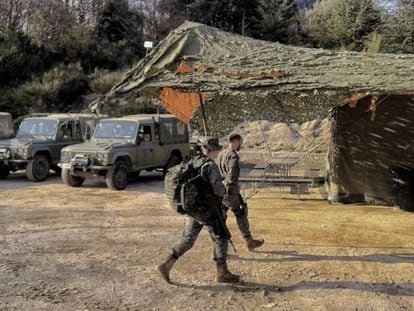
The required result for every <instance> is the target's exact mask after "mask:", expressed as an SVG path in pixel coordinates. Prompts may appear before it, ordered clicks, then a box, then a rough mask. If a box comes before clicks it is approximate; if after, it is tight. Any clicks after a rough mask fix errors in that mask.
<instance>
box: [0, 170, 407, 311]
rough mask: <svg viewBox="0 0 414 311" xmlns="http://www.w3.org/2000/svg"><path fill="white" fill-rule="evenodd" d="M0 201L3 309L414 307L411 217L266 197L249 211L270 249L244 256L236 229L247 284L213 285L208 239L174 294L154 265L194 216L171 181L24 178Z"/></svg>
mask: <svg viewBox="0 0 414 311" xmlns="http://www.w3.org/2000/svg"><path fill="white" fill-rule="evenodd" d="M0 191H1V192H0V197H1V200H0V310H59V311H64V310H341V311H342V310H364V311H365V310H413V309H414V269H413V267H414V240H413V237H414V233H413V223H414V214H412V213H406V212H402V211H399V210H395V209H392V208H388V207H374V206H343V205H329V204H328V203H327V202H325V201H323V200H321V199H320V195H319V194H318V193H317V192H314V193H313V194H311V195H307V196H303V197H302V198H303V200H300V201H299V200H298V199H297V197H296V196H293V195H290V194H287V193H280V192H278V191H276V190H274V189H266V190H263V191H261V192H260V193H259V194H258V195H257V196H255V197H254V198H253V199H252V200H251V201H250V202H249V203H250V220H251V224H252V230H253V233H254V234H255V235H256V236H258V237H263V238H264V239H265V240H266V244H265V245H264V246H263V247H262V248H261V249H260V250H259V251H257V252H254V253H250V252H248V251H247V250H246V249H245V247H244V244H243V241H242V239H241V238H240V236H239V234H238V232H237V229H236V226H235V220H234V217H233V216H231V217H230V219H229V225H230V230H231V231H232V232H233V235H234V242H235V245H236V248H237V249H238V253H237V254H236V253H234V252H233V251H230V257H231V258H230V260H229V266H230V269H231V270H232V271H233V272H237V273H240V274H241V275H242V277H243V281H244V282H243V283H240V284H235V285H222V284H215V283H214V265H213V263H212V260H211V253H212V243H211V241H210V238H209V237H208V235H207V234H206V232H204V231H203V232H202V234H201V236H200V238H199V240H198V242H197V243H196V245H195V247H194V249H192V250H191V251H190V252H189V253H187V254H186V255H185V257H183V258H182V260H180V261H179V262H178V263H177V265H176V266H175V268H174V270H173V272H172V279H173V281H174V284H173V285H168V284H165V283H163V282H162V281H161V279H160V277H159V276H158V274H157V273H156V272H155V269H154V267H155V266H156V265H157V264H158V263H159V262H160V261H161V260H163V259H164V257H165V255H166V254H167V252H168V250H169V248H170V247H171V246H172V245H173V244H174V243H175V242H176V241H177V240H178V239H179V237H180V232H181V228H182V225H183V217H182V216H179V215H176V214H174V213H173V212H172V211H171V210H170V209H169V206H168V203H167V200H166V197H165V195H164V193H163V182H162V180H161V178H160V176H146V177H142V178H141V179H140V180H138V181H136V182H135V183H134V184H132V185H131V187H129V188H128V191H123V192H113V191H109V190H108V189H106V188H105V185H104V183H103V182H102V181H94V182H89V183H88V184H86V185H85V186H83V187H82V188H79V189H71V188H68V187H66V186H64V185H62V184H61V182H60V179H59V178H58V177H54V178H52V179H51V180H50V181H49V182H48V183H37V184H33V183H30V182H29V181H27V180H25V179H24V177H23V176H22V175H19V174H17V175H13V176H12V177H11V178H10V179H8V180H6V181H1V183H0Z"/></svg>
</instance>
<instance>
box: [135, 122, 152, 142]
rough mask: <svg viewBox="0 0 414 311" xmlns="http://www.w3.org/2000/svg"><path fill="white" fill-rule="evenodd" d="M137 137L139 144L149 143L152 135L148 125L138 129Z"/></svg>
mask: <svg viewBox="0 0 414 311" xmlns="http://www.w3.org/2000/svg"><path fill="white" fill-rule="evenodd" d="M138 136H139V138H140V141H141V142H150V141H152V133H151V126H150V125H141V126H140V127H139V131H138Z"/></svg>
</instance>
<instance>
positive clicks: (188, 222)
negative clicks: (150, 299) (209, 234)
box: [158, 217, 203, 283]
mask: <svg viewBox="0 0 414 311" xmlns="http://www.w3.org/2000/svg"><path fill="white" fill-rule="evenodd" d="M202 228H203V226H202V225H201V224H200V223H199V222H197V221H196V220H195V219H193V218H190V217H186V219H185V226H184V229H183V235H182V239H181V241H180V243H178V244H177V245H176V246H174V247H173V249H172V251H171V254H170V255H169V256H168V257H167V258H166V260H165V261H164V262H163V263H162V264H160V265H159V266H158V271H159V272H160V274H161V276H162V278H163V279H164V280H165V281H166V282H167V283H171V280H170V271H171V269H172V267H173V266H174V264H175V262H176V261H177V259H178V258H179V257H181V256H182V255H183V254H184V253H185V252H187V251H188V250H189V249H190V248H191V247H193V245H194V243H195V241H196V240H197V237H198V235H199V233H200V231H201V229H202Z"/></svg>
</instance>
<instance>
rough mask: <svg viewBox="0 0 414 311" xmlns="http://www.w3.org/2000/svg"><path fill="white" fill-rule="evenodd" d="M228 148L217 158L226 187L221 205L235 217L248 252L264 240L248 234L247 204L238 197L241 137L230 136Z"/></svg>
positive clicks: (236, 135) (260, 244) (237, 135)
mask: <svg viewBox="0 0 414 311" xmlns="http://www.w3.org/2000/svg"><path fill="white" fill-rule="evenodd" d="M229 142H230V145H229V148H228V149H226V150H223V151H222V152H221V153H220V154H219V156H218V160H217V161H218V165H219V169H220V173H221V176H222V177H223V181H224V185H225V187H226V194H225V196H224V199H223V205H224V208H225V209H226V211H227V210H228V209H231V210H232V212H233V213H234V216H236V221H237V225H238V227H239V230H240V233H241V234H242V236H243V238H244V240H245V241H246V244H247V248H248V249H249V251H252V250H254V249H255V248H258V247H260V246H262V245H263V243H264V240H263V239H260V240H255V239H253V237H252V235H251V233H250V225H249V220H248V218H247V204H246V203H245V202H243V198H242V196H241V195H240V186H239V175H240V163H239V162H240V158H239V155H238V154H237V152H238V151H240V148H241V147H242V145H243V137H241V136H240V135H239V134H232V135H230V138H229Z"/></svg>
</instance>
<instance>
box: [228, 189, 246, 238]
mask: <svg viewBox="0 0 414 311" xmlns="http://www.w3.org/2000/svg"><path fill="white" fill-rule="evenodd" d="M242 204H243V200H242V197H241V196H240V194H238V193H237V194H226V195H225V196H224V198H223V208H224V210H225V211H226V212H227V211H228V210H229V209H230V210H231V211H232V212H233V213H234V216H235V217H236V222H237V226H238V227H239V231H240V233H241V235H242V237H243V238H244V239H247V238H249V237H251V236H252V235H251V232H250V224H249V219H248V218H247V216H248V209H247V204H245V205H244V208H243V209H241V208H240V206H241V205H242Z"/></svg>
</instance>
